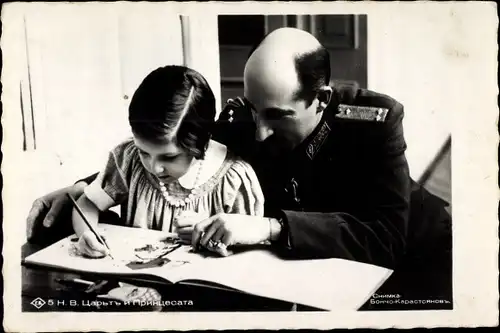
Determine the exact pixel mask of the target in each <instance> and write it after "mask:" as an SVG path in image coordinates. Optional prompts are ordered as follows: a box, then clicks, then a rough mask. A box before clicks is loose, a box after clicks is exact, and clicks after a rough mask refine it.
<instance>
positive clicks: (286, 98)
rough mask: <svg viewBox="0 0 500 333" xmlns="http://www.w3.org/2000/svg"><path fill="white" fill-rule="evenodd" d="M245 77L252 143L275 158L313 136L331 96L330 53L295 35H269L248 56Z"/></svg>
mask: <svg viewBox="0 0 500 333" xmlns="http://www.w3.org/2000/svg"><path fill="white" fill-rule="evenodd" d="M243 76H244V83H245V87H244V90H245V98H246V99H247V101H248V102H249V104H250V106H251V107H252V109H253V115H254V121H255V123H256V125H257V127H256V140H257V141H260V142H263V146H264V147H266V148H265V149H264V151H266V150H267V151H269V152H272V153H270V155H274V156H278V155H279V154H281V153H285V152H287V151H290V150H292V149H294V148H295V147H296V146H297V145H298V144H300V142H302V141H303V140H304V139H305V138H306V137H307V136H308V135H309V134H310V133H312V131H313V130H314V128H316V126H317V124H318V123H319V121H320V120H321V117H322V114H323V112H322V111H323V110H325V109H326V107H327V106H328V104H329V102H330V97H331V96H332V89H331V88H330V87H329V86H328V84H329V81H330V58H329V55H328V52H327V51H326V49H325V48H324V47H323V46H322V45H321V44H320V43H319V42H318V40H317V39H316V38H314V36H312V35H311V34H309V33H307V32H305V31H302V30H299V29H293V28H282V29H278V30H275V31H273V32H271V33H270V34H268V35H267V36H266V37H265V38H264V39H263V40H262V41H261V42H260V43H259V45H258V46H257V47H256V48H255V49H254V50H253V52H252V53H251V54H250V57H249V58H248V61H247V63H246V65H245V72H244V75H243Z"/></svg>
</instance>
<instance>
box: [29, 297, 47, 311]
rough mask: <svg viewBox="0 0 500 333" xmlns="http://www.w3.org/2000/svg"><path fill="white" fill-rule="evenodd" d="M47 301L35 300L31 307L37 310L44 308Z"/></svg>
mask: <svg viewBox="0 0 500 333" xmlns="http://www.w3.org/2000/svg"><path fill="white" fill-rule="evenodd" d="M45 303H46V302H45V301H44V300H43V299H41V298H40V297H37V298H35V299H34V300H32V301H31V303H30V304H31V305H33V306H34V307H35V308H37V309H40V308H41V307H42V306H44V305H45Z"/></svg>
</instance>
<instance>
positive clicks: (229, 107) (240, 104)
mask: <svg viewBox="0 0 500 333" xmlns="http://www.w3.org/2000/svg"><path fill="white" fill-rule="evenodd" d="M245 107H246V105H245V102H244V101H243V100H242V99H241V98H240V97H237V98H235V99H232V98H230V99H228V100H227V102H226V106H225V107H224V109H223V110H222V112H221V115H220V119H221V120H227V121H229V122H232V121H233V120H234V116H235V112H236V111H238V110H239V109H242V108H245ZM238 113H239V114H238V116H240V117H242V116H243V117H244V116H245V115H244V114H242V112H241V111H239V112H238Z"/></svg>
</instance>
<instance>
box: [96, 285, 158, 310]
mask: <svg viewBox="0 0 500 333" xmlns="http://www.w3.org/2000/svg"><path fill="white" fill-rule="evenodd" d="M97 298H100V299H108V300H113V301H116V302H121V303H123V304H125V305H127V306H130V305H131V309H132V310H139V311H161V310H162V305H161V295H160V293H159V292H158V291H157V290H156V289H153V288H146V287H137V286H134V285H131V284H126V283H120V286H119V287H118V288H114V289H112V290H110V291H108V292H107V293H106V294H104V295H98V296H97Z"/></svg>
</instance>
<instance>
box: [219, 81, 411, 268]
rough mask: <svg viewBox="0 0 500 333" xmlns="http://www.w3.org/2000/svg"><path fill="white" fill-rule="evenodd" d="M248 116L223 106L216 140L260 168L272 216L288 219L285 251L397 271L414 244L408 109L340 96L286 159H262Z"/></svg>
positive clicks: (388, 101) (377, 97)
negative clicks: (404, 122) (405, 120)
mask: <svg viewBox="0 0 500 333" xmlns="http://www.w3.org/2000/svg"><path fill="white" fill-rule="evenodd" d="M250 112H251V111H250V110H249V109H248V108H246V107H240V108H237V107H231V106H230V107H226V108H224V110H223V112H222V113H221V116H220V117H219V120H218V125H217V128H216V131H215V137H214V139H215V140H218V141H221V142H222V143H224V144H226V145H227V146H228V148H229V149H231V150H233V151H234V152H235V153H237V154H239V155H240V156H242V157H243V158H245V159H247V160H249V161H250V163H251V164H252V166H253V167H254V169H255V171H256V173H257V176H258V177H259V180H260V182H261V186H262V188H263V191H264V196H265V200H266V214H267V215H266V216H275V217H283V221H284V225H285V231H284V232H283V233H282V234H284V238H282V239H281V245H282V248H283V249H284V250H285V251H284V253H285V254H288V255H290V256H291V257H294V258H328V257H338V258H345V259H349V260H356V261H361V262H367V263H372V264H376V265H380V266H384V267H390V268H393V267H394V266H395V265H396V263H397V262H398V260H399V259H400V258H401V257H402V256H403V254H404V253H405V252H406V250H407V248H408V246H407V245H408V244H407V243H408V241H409V240H410V239H411V237H409V229H410V228H411V227H410V226H409V211H410V196H411V187H412V180H411V178H410V175H409V168H408V163H407V160H406V157H405V150H406V142H405V139H404V133H403V126H402V120H403V116H404V112H403V106H402V105H401V104H400V103H398V102H397V101H396V100H394V99H392V98H390V97H389V96H386V95H382V94H379V93H375V92H372V91H368V90H364V89H356V88H349V89H342V90H336V91H334V94H333V97H332V99H331V101H330V103H329V105H328V107H327V109H326V110H325V111H324V112H323V113H324V114H323V116H322V120H321V122H320V123H319V125H318V126H317V127H316V129H315V130H314V132H313V133H312V134H311V135H310V136H309V137H308V138H307V139H306V140H305V141H304V142H303V143H301V144H300V145H299V146H298V147H296V149H295V150H294V151H293V153H292V154H291V155H290V156H289V157H287V158H286V159H278V158H275V157H273V156H265V155H263V154H261V153H260V151H259V148H258V144H257V143H256V142H255V139H254V138H255V125H254V123H253V121H252V115H251V113H250ZM413 185H415V184H413Z"/></svg>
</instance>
